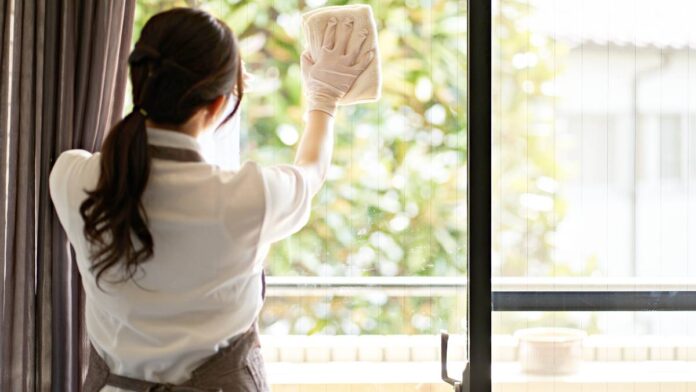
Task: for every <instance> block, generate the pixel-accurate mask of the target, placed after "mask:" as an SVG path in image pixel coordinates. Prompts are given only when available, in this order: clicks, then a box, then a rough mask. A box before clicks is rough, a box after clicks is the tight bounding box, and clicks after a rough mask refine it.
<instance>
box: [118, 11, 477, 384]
mask: <svg viewBox="0 0 696 392" xmlns="http://www.w3.org/2000/svg"><path fill="white" fill-rule="evenodd" d="M346 3H349V4H369V5H371V7H372V10H373V13H374V15H375V18H376V22H377V29H378V31H379V45H380V52H381V62H382V77H383V90H382V97H381V99H380V101H379V102H376V103H366V104H360V105H357V106H346V107H342V108H340V109H339V112H338V115H337V117H336V142H335V147H334V159H333V165H332V167H331V170H330V172H329V175H328V176H329V179H328V181H327V183H326V184H325V185H324V188H323V189H322V191H321V192H320V193H319V194H318V195H317V196H316V197H315V199H314V207H313V210H312V215H311V219H310V223H309V224H308V225H307V227H305V228H304V229H303V230H302V231H300V232H299V233H297V234H295V235H293V236H292V237H291V238H289V239H287V240H285V241H282V242H279V243H277V244H274V246H273V247H272V248H271V253H270V254H269V257H268V260H267V269H266V272H267V283H268V285H269V287H268V290H267V294H268V297H267V300H266V304H265V305H264V309H263V310H262V313H261V317H260V327H261V332H262V339H261V340H262V346H263V348H264V355H265V358H266V362H267V364H268V366H267V368H268V370H269V378H270V381H271V382H272V383H273V384H274V391H285V390H291V389H292V388H296V387H297V385H305V384H314V385H315V386H322V388H323V389H322V390H326V389H325V388H329V389H331V388H334V387H338V386H339V384H350V385H352V386H351V388H358V387H357V386H356V385H363V386H367V385H381V384H390V385H393V386H394V387H395V388H399V389H398V390H399V391H409V390H414V391H415V390H418V388H422V387H423V386H424V385H438V386H440V385H441V384H442V381H441V380H440V370H439V344H440V338H439V332H440V330H441V329H447V330H448V331H450V333H451V334H452V335H453V336H452V340H451V343H450V344H451V350H450V358H451V361H452V362H454V364H453V365H452V374H461V371H462V369H463V362H464V361H465V359H466V339H465V336H466V286H465V284H466V264H467V263H466V248H465V245H466V165H465V162H466V121H465V111H466V95H465V92H466V89H465V85H466V63H465V54H466V47H465V43H466V35H465V34H466V31H465V28H466V23H465V18H466V14H465V2H464V1H457V2H453V1H444V0H398V1H377V0H374V1H368V2H362V1H348V2H346V1H325V0H313V1H306V2H305V1H279V0H273V1H271V0H268V1H265V0H264V1H235V2H232V1H224V0H200V1H181V0H179V1H164V0H138V14H137V18H136V19H137V24H136V37H137V32H138V31H139V28H140V27H139V26H142V24H143V23H144V22H145V21H146V20H147V17H149V16H150V15H152V14H153V13H155V12H157V11H159V10H163V9H167V8H170V7H173V6H180V5H199V6H201V7H203V8H204V9H206V10H208V11H210V12H211V13H213V14H214V15H216V16H217V17H219V18H221V19H222V20H224V21H225V22H227V23H228V24H229V25H230V27H231V28H232V30H233V31H234V32H235V34H236V35H237V37H238V38H239V42H240V45H241V48H242V57H243V59H244V61H245V64H246V69H247V70H248V71H249V72H250V73H251V74H252V75H253V76H254V80H252V83H251V90H250V91H249V92H248V94H245V96H244V101H243V103H242V109H241V110H242V119H241V135H240V137H241V143H240V147H241V152H242V156H241V161H242V162H243V161H244V160H246V159H249V160H255V161H257V162H260V163H261V164H264V165H270V164H276V163H291V162H292V161H293V158H294V153H295V150H296V147H297V143H298V141H299V137H300V136H301V134H302V132H303V126H304V122H303V121H302V114H303V109H304V108H305V104H304V102H303V96H302V88H301V76H300V75H301V73H300V67H299V56H300V54H301V51H302V50H303V42H304V41H303V36H302V29H301V15H302V14H303V13H305V12H307V11H310V10H312V9H316V8H318V7H322V6H330V5H339V4H341V5H342V4H346ZM128 110H130V108H128ZM303 388H309V386H306V385H305V386H304V387H303ZM292 390H297V389H292ZM302 390H305V389H302ZM307 390H309V389H307ZM351 390H357V391H359V390H361V389H359V388H358V389H351Z"/></svg>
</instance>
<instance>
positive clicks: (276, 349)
mask: <svg viewBox="0 0 696 392" xmlns="http://www.w3.org/2000/svg"><path fill="white" fill-rule="evenodd" d="M261 344H262V349H263V355H264V358H265V359H266V362H285V363H302V362H310V363H321V362H351V361H358V362H363V361H369V362H428V361H431V362H436V361H438V360H439V358H440V357H439V355H440V351H439V350H440V346H439V344H440V338H439V336H436V335H386V336H373V335H365V336H345V335H344V336H326V335H314V336H295V335H291V336H270V335H263V336H262V337H261ZM583 350H584V351H583V359H584V360H585V361H696V338H694V337H674V338H665V337H651V336H640V337H631V336H626V337H622V336H607V335H593V336H589V337H588V338H587V339H585V342H584V349H583ZM465 353H466V340H465V339H464V337H463V336H461V335H451V336H450V343H449V358H450V359H451V360H463V359H464V358H465ZM493 358H494V360H495V361H508V362H514V361H516V360H517V341H516V340H515V339H514V337H512V336H509V335H496V336H494V337H493Z"/></svg>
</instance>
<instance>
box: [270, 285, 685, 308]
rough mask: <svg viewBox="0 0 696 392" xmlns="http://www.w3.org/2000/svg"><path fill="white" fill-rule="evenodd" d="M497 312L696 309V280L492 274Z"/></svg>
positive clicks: (303, 291)
mask: <svg viewBox="0 0 696 392" xmlns="http://www.w3.org/2000/svg"><path fill="white" fill-rule="evenodd" d="M266 282H267V285H268V295H269V296H283V297H288V296H296V297H309V296H319V297H322V296H327V295H332V296H352V295H358V294H362V293H370V292H379V293H382V294H386V295H390V296H396V297H414V296H427V297H430V296H445V295H458V294H462V293H466V291H467V281H466V278H465V277H275V276H270V277H268V278H267V280H266ZM492 287H493V310H495V311H563V310H565V311H654V310H662V311H687V310H696V278H658V279H655V278H597V277H592V278H576V277H562V278H551V277H549V278H546V277H544V278H536V277H535V278H519V277H505V278H493V280H492Z"/></svg>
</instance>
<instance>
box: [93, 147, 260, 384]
mask: <svg viewBox="0 0 696 392" xmlns="http://www.w3.org/2000/svg"><path fill="white" fill-rule="evenodd" d="M148 147H149V150H150V156H151V157H153V158H159V159H169V160H176V161H184V162H186V161H203V158H202V157H201V156H200V154H198V152H196V151H193V150H188V149H182V148H174V147H164V146H154V145H149V146H148ZM261 281H262V283H263V286H262V287H263V289H262V293H261V296H262V297H263V298H264V299H265V296H266V279H265V273H262V274H261ZM228 342H229V345H228V346H227V347H224V348H222V349H221V350H219V351H218V352H217V353H215V354H213V355H212V356H211V357H210V358H208V359H207V360H206V361H205V362H203V363H202V364H201V365H199V366H198V367H197V368H196V369H194V370H193V372H192V373H191V377H190V378H189V379H188V380H187V381H185V382H183V383H181V384H176V385H174V384H170V383H156V382H151V381H146V380H139V379H135V378H130V377H125V376H119V375H117V374H113V373H111V372H110V370H109V367H108V366H107V364H106V362H104V359H103V358H102V357H101V356H99V354H98V353H97V351H96V350H95V348H94V346H92V344H91V342H90V353H89V367H88V369H87V378H86V379H85V382H84V383H83V384H82V391H83V392H99V391H101V389H102V388H103V387H104V386H106V385H110V386H113V387H117V388H122V389H126V390H131V391H142V392H156V391H172V392H267V391H270V389H269V387H268V383H267V381H266V370H265V367H264V364H263V358H262V356H261V345H260V343H259V336H258V324H257V322H256V321H255V322H254V323H253V324H252V326H251V327H250V328H249V330H248V331H246V332H245V333H243V334H242V335H240V336H235V337H233V338H231V339H230V340H229V341H228Z"/></svg>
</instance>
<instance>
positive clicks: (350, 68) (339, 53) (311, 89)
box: [300, 17, 375, 116]
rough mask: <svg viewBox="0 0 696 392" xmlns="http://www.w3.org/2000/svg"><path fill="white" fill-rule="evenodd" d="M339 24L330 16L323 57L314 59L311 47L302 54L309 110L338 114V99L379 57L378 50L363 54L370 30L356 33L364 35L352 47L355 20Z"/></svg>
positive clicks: (323, 45)
mask: <svg viewBox="0 0 696 392" xmlns="http://www.w3.org/2000/svg"><path fill="white" fill-rule="evenodd" d="M337 24H338V23H337V20H336V18H335V17H332V18H330V19H329V23H328V25H327V26H326V30H324V38H323V40H322V45H321V49H320V51H319V56H318V57H319V58H317V59H312V56H311V55H310V53H309V51H307V50H305V51H304V52H303V53H302V57H301V63H300V68H301V69H302V80H303V83H304V90H305V95H306V96H307V101H308V107H307V111H308V112H309V111H312V110H321V111H323V112H326V113H328V114H329V115H331V116H334V115H335V114H336V106H337V104H338V101H339V100H340V99H341V98H342V97H343V96H344V95H346V93H347V92H348V90H350V88H351V86H353V83H354V82H355V80H356V79H357V78H358V76H359V75H360V74H361V73H362V72H363V71H364V70H365V69H366V68H367V66H368V65H369V64H370V62H371V61H372V59H374V57H375V53H374V52H375V51H374V49H371V50H368V51H366V52H365V53H363V54H362V55H361V54H360V51H361V48H362V45H363V43H364V42H365V40H366V39H367V35H368V31H367V29H363V30H361V31H359V32H356V34H360V39H358V40H354V41H353V43H352V44H351V45H350V46H349V45H348V43H349V42H350V35H351V33H353V19H352V18H349V17H346V18H343V20H341V23H340V24H339V25H338V26H337Z"/></svg>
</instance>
